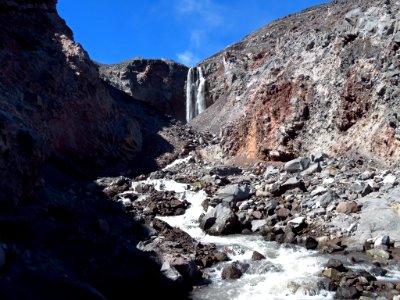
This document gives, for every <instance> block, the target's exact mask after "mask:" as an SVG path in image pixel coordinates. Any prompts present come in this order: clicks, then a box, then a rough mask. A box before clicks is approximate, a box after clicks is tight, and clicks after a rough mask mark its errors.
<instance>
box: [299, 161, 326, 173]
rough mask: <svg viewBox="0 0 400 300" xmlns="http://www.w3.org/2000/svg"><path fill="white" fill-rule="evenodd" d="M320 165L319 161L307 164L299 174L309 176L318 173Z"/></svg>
mask: <svg viewBox="0 0 400 300" xmlns="http://www.w3.org/2000/svg"><path fill="white" fill-rule="evenodd" d="M321 170H322V169H321V166H320V165H319V163H315V164H312V165H311V166H309V167H308V168H307V169H306V170H304V171H303V172H301V173H300V175H301V176H307V175H308V176H310V175H312V174H315V173H319V172H321Z"/></svg>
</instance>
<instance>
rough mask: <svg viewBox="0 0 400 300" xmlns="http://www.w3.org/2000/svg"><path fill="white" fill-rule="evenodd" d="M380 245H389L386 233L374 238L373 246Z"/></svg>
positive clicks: (377, 246)
mask: <svg viewBox="0 0 400 300" xmlns="http://www.w3.org/2000/svg"><path fill="white" fill-rule="evenodd" d="M380 246H387V247H388V246H390V237H389V236H388V235H381V236H379V237H377V238H376V240H375V242H374V248H379V247H380Z"/></svg>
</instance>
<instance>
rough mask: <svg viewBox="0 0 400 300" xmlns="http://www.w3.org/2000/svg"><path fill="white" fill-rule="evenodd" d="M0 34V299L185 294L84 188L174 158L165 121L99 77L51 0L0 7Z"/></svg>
mask: <svg viewBox="0 0 400 300" xmlns="http://www.w3.org/2000/svg"><path fill="white" fill-rule="evenodd" d="M0 28H1V30H0V71H1V72H0V74H1V75H0V175H1V179H0V189H1V192H0V256H1V262H0V264H1V265H0V268H1V274H2V275H1V276H0V277H1V278H0V298H1V299H7V300H17V299H18V300H19V299H65V300H66V299H122V298H124V297H126V295H127V294H130V293H132V292H134V293H137V294H139V295H141V294H144V293H145V294H146V295H147V297H148V298H151V299H159V298H161V297H167V298H173V299H186V298H187V297H186V293H185V291H182V287H181V286H179V285H177V284H172V283H171V282H170V281H169V280H168V279H167V278H165V277H164V276H163V275H162V274H161V273H160V268H161V266H160V265H159V264H158V263H156V262H154V261H153V260H152V259H150V257H149V255H148V254H145V253H143V252H142V251H139V250H138V249H137V248H136V245H137V243H138V242H139V241H140V240H143V239H146V238H147V237H148V229H146V228H144V227H143V226H142V225H141V224H140V223H138V222H137V221H135V220H134V219H133V216H132V215H129V214H128V213H127V211H126V210H125V209H124V208H123V207H122V206H121V204H120V203H119V202H117V201H112V200H111V199H109V198H108V197H107V196H106V195H105V194H104V193H102V192H101V190H99V188H98V187H97V186H96V184H94V183H93V177H95V178H97V176H98V174H99V172H98V170H99V169H102V171H104V172H109V171H110V170H109V167H110V166H113V167H115V165H118V164H122V165H124V166H127V167H132V165H133V167H136V168H139V169H140V168H149V167H150V168H151V167H154V166H155V165H156V164H157V163H158V162H157V161H156V160H157V159H158V158H159V157H162V155H163V154H164V153H165V152H170V153H169V154H171V153H173V152H174V150H175V145H176V144H175V143H177V142H176V140H177V139H178V138H177V137H176V138H174V132H169V131H174V129H173V128H172V129H170V128H169V126H171V122H170V120H169V119H167V118H164V117H161V116H160V115H159V114H157V113H156V112H155V111H154V110H152V109H151V108H150V107H149V106H148V105H146V104H143V103H137V102H138V101H136V100H135V99H133V98H132V97H129V96H128V95H126V94H124V93H122V92H120V91H119V90H116V89H114V88H113V87H111V86H109V85H107V84H105V83H104V82H103V81H102V80H101V79H100V77H99V74H98V70H97V66H96V65H95V64H94V63H93V62H92V61H91V60H90V58H89V56H88V55H87V53H86V52H85V51H84V50H83V49H82V48H81V46H80V45H79V44H76V43H75V42H74V41H73V37H72V33H71V31H70V30H69V28H68V27H67V26H66V24H65V22H64V21H63V20H62V19H61V18H60V17H59V16H58V14H57V12H56V1H52V0H35V1H34V0H16V1H12V0H10V1H2V2H0ZM139 124H140V127H139ZM176 131H178V130H176ZM141 150H143V151H145V158H143V157H141V156H140V155H139V153H140V151H141ZM167 154H168V153H167ZM153 164H154V166H153ZM39 187H40V189H39ZM149 282H150V283H151V284H152V285H153V286H155V287H157V288H155V289H146V287H147V286H148V284H149ZM132 287H134V291H132Z"/></svg>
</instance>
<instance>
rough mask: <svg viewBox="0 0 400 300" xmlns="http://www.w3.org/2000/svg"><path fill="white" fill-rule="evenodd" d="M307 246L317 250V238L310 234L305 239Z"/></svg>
mask: <svg viewBox="0 0 400 300" xmlns="http://www.w3.org/2000/svg"><path fill="white" fill-rule="evenodd" d="M305 247H306V249H307V250H315V249H317V247H318V241H317V240H316V239H315V238H313V237H311V236H309V237H307V238H306V240H305Z"/></svg>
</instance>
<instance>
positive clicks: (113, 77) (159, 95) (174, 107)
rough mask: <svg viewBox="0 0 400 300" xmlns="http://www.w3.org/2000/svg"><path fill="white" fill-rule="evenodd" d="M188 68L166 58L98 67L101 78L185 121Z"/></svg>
mask: <svg viewBox="0 0 400 300" xmlns="http://www.w3.org/2000/svg"><path fill="white" fill-rule="evenodd" d="M188 70H189V69H188V67H186V66H184V65H182V64H179V63H176V62H174V61H171V60H166V59H143V58H134V59H131V60H127V61H124V62H121V63H118V64H109V65H106V64H99V71H100V75H101V78H102V79H104V80H105V81H106V82H109V83H110V84H111V85H112V86H114V87H116V88H117V89H119V90H121V91H123V92H125V93H127V94H128V95H130V96H132V97H134V98H135V99H138V100H141V101H144V102H147V103H149V104H150V105H151V106H153V107H154V108H155V109H156V110H157V111H159V112H160V113H162V114H168V115H171V116H173V117H174V118H176V119H178V120H181V121H185V120H186V119H185V118H186V105H185V103H186V94H185V82H186V77H187V73H188Z"/></svg>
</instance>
